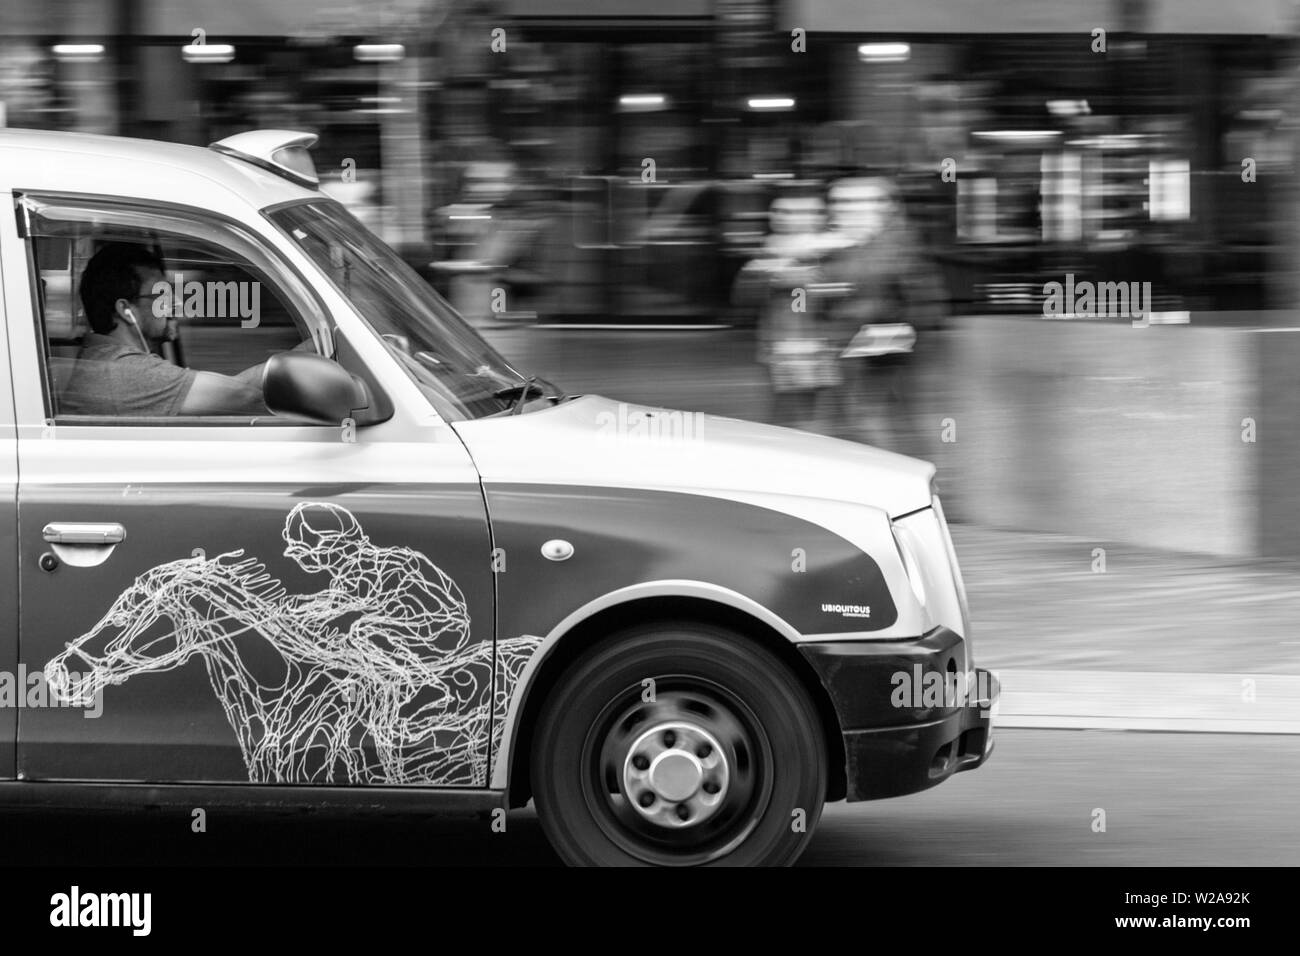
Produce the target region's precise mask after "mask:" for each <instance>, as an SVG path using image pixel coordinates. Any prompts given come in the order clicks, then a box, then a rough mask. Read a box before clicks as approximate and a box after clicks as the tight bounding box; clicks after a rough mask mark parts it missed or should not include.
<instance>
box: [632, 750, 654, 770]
mask: <svg viewBox="0 0 1300 956" xmlns="http://www.w3.org/2000/svg"><path fill="white" fill-rule="evenodd" d="M632 766H634V767H636V769H638V770H642V771H644V770H648V769H650V760H649V759H648V758H647V757H646V756H645V754H637V755H636V756H635V757H633V758H632Z"/></svg>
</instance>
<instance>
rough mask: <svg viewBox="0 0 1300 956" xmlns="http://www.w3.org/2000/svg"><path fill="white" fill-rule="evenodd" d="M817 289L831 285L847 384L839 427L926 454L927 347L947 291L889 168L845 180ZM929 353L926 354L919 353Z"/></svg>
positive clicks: (832, 206)
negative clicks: (922, 420) (921, 409)
mask: <svg viewBox="0 0 1300 956" xmlns="http://www.w3.org/2000/svg"><path fill="white" fill-rule="evenodd" d="M828 207H829V217H830V227H831V228H830V231H829V234H828V235H829V239H828V242H827V245H828V246H829V251H828V252H827V254H826V256H825V259H824V261H823V262H822V264H821V267H820V269H819V270H818V279H819V280H820V281H819V282H818V283H817V284H816V285H815V289H816V291H818V292H820V293H821V294H823V295H825V296H826V297H827V298H826V303H827V307H828V310H829V312H830V322H829V325H830V326H831V327H832V328H833V330H834V331H833V333H832V340H833V342H834V343H835V345H836V347H837V348H838V350H839V352H838V354H839V355H840V363H841V365H842V366H843V372H842V376H841V377H842V379H843V382H844V384H843V386H842V387H841V388H839V389H837V391H836V394H835V396H834V399H835V400H834V401H832V402H830V403H829V411H830V414H831V422H832V424H831V430H832V431H833V432H834V433H835V434H838V435H840V436H841V437H844V438H852V439H856V440H858V441H863V442H866V443H868V444H872V445H878V446H880V447H882V448H887V449H889V450H891V451H899V452H902V453H905V454H915V455H920V456H923V457H924V456H927V455H928V451H927V444H928V443H927V441H926V439H925V438H924V434H923V431H922V429H920V428H919V427H918V421H917V414H916V413H917V407H918V403H919V402H920V401H921V399H922V397H923V396H922V395H921V379H920V375H921V372H922V370H921V368H920V365H921V364H923V362H924V358H923V356H924V355H926V354H928V353H929V352H930V350H931V349H932V347H933V342H932V338H933V333H934V332H935V331H936V330H937V329H938V328H939V327H940V325H941V322H942V319H943V315H944V312H945V306H946V299H947V296H946V293H945V290H944V287H943V282H942V279H941V277H940V276H939V274H938V272H937V270H935V269H933V268H932V267H931V266H930V264H929V263H928V262H927V260H926V257H925V255H924V253H923V250H922V248H921V243H920V240H919V237H918V236H917V234H916V233H915V231H914V230H913V228H912V227H911V225H910V224H909V223H908V221H907V216H906V214H905V212H904V209H903V206H902V203H901V201H900V200H899V199H898V196H897V193H896V192H895V190H894V188H893V183H892V182H891V181H890V180H889V179H888V178H887V177H884V176H861V177H851V178H846V179H840V180H837V181H836V182H835V183H833V184H832V185H831V188H830V190H829V193H828ZM918 356H922V358H918Z"/></svg>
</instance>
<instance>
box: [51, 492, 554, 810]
mask: <svg viewBox="0 0 1300 956" xmlns="http://www.w3.org/2000/svg"><path fill="white" fill-rule="evenodd" d="M282 537H283V539H284V541H285V551H284V553H285V556H286V557H289V558H291V559H292V560H294V561H295V562H296V563H297V564H298V565H299V567H301V568H302V569H303V570H304V571H306V572H308V573H309V574H318V573H325V574H328V575H329V579H330V580H329V584H328V585H327V586H326V587H325V588H323V589H322V590H320V591H317V592H315V593H312V594H289V593H287V591H286V589H285V588H284V586H283V585H282V584H281V582H280V581H279V580H278V579H277V578H275V577H272V576H271V575H270V574H269V573H268V572H267V569H266V567H265V565H264V564H262V562H260V561H259V560H257V559H256V558H250V557H244V552H243V550H242V549H239V550H236V551H229V552H225V553H223V554H219V555H217V556H215V557H213V558H207V557H192V558H184V559H180V560H177V561H171V562H168V563H165V564H161V565H158V566H157V567H155V568H152V569H150V570H149V571H146V572H144V573H143V574H141V575H140V576H138V577H137V578H136V579H135V581H134V582H133V584H132V585H131V587H129V588H127V589H126V590H125V591H124V592H123V593H122V594H121V595H119V596H118V598H117V599H116V600H115V601H114V603H113V605H112V607H111V608H110V609H109V610H108V611H107V612H106V613H105V614H104V615H103V617H102V618H101V619H100V621H99V622H98V623H97V624H96V625H95V626H94V627H93V628H91V629H90V630H89V631H87V632H86V633H85V634H83V635H82V636H81V637H79V638H78V639H77V640H75V641H72V642H70V643H69V644H68V645H67V647H66V649H65V650H64V651H63V652H61V653H60V654H58V655H56V656H55V657H54V658H53V659H51V660H50V661H49V663H47V664H46V667H45V676H46V680H47V682H48V684H49V687H50V690H51V693H52V694H54V695H55V696H56V697H58V698H59V699H60V700H63V701H65V702H68V703H79V702H84V701H88V700H90V699H91V698H92V697H93V696H94V695H95V694H96V693H98V692H99V691H100V690H102V689H103V687H105V686H107V685H111V684H122V683H125V682H126V681H127V680H129V679H130V678H131V677H134V676H136V675H140V674H148V673H163V672H166V671H170V670H173V669H175V668H177V667H181V666H184V665H186V664H187V663H188V662H189V661H191V660H192V659H194V658H196V657H197V658H199V659H200V660H202V662H203V664H204V667H205V668H206V670H207V674H208V679H209V682H210V684H211V686H212V689H213V692H214V693H215V694H216V697H217V700H218V701H219V702H220V704H221V706H222V709H223V711H224V712H225V716H226V719H227V721H228V722H229V724H230V725H231V727H232V729H233V730H234V732H235V735H236V738H237V740H238V743H239V748H240V753H241V755H242V757H243V760H244V764H245V766H246V768H247V771H248V775H249V779H250V780H251V781H254V782H277V783H331V782H346V783H385V784H424V785H445V786H454V785H470V786H473V785H480V786H481V785H483V784H484V783H485V781H486V776H487V761H488V751H489V748H490V747H494V746H497V745H499V742H500V737H501V733H500V731H501V727H500V723H501V721H500V720H499V719H496V720H494V719H493V717H494V714H495V715H504V714H505V712H506V709H507V708H508V705H509V701H510V697H511V694H512V692H513V685H514V682H515V681H516V680H517V678H518V676H519V674H520V673H521V672H522V670H523V665H524V663H526V662H527V660H528V658H529V657H530V656H531V655H532V653H533V652H534V651H535V650H536V648H537V645H538V643H539V642H540V639H539V638H534V637H530V636H524V637H519V638H513V639H509V640H503V641H498V642H497V643H496V646H495V648H494V646H493V642H492V641H491V640H484V641H477V642H471V641H470V636H469V614H468V608H467V606H466V603H465V599H464V597H463V595H462V593H461V591H460V589H459V587H457V585H456V583H455V582H454V581H453V580H452V579H451V578H450V577H448V576H447V575H446V574H444V573H443V572H442V571H441V569H439V568H438V567H437V566H436V565H434V564H433V562H431V561H430V560H429V559H428V557H427V556H425V555H424V554H423V553H421V552H419V551H416V550H414V549H411V548H406V547H379V546H376V545H374V544H373V543H372V542H371V541H370V539H369V537H368V536H366V535H365V534H364V532H363V531H362V529H361V527H360V524H359V523H358V522H357V520H356V518H355V517H354V516H353V515H352V514H351V512H349V511H348V510H347V509H346V508H343V507H341V506H339V505H335V504H328V503H320V502H302V503H300V504H298V505H296V506H295V507H294V508H293V510H292V511H290V512H289V514H288V516H287V517H286V520H285V526H284V531H283V534H282ZM160 621H162V622H165V623H166V624H170V629H160V628H156V627H155V625H157V624H158V623H159V622H160ZM340 622H342V623H340ZM254 642H262V643H264V644H266V645H268V646H269V647H270V648H271V649H272V650H273V651H274V653H275V655H276V657H277V658H278V661H279V664H278V665H277V666H276V668H275V670H276V673H274V674H272V675H271V677H270V678H268V677H267V676H266V675H265V674H263V673H261V671H264V670H265V661H266V659H267V657H268V655H266V654H261V655H256V656H257V659H258V661H259V663H260V664H261V669H260V671H259V674H258V675H254V673H253V672H252V670H251V669H250V667H249V665H248V662H247V661H248V658H249V657H252V656H255V655H252V654H246V653H245V652H246V651H250V650H251V649H252V648H253V646H254ZM271 659H272V660H274V659H275V658H271ZM74 675H75V676H74Z"/></svg>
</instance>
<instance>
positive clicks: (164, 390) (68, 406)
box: [58, 332, 195, 417]
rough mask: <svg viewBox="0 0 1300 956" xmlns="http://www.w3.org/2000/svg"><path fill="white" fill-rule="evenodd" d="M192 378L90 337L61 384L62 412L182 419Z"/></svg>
mask: <svg viewBox="0 0 1300 956" xmlns="http://www.w3.org/2000/svg"><path fill="white" fill-rule="evenodd" d="M194 379H195V372H194V371H193V370H192V369H187V368H179V367H177V366H175V365H172V364H171V363H170V362H168V361H167V360H166V359H163V358H161V357H159V356H157V355H154V354H153V353H151V352H145V351H142V350H141V349H140V348H139V347H132V346H131V345H130V344H127V343H123V342H119V341H118V340H117V339H115V338H112V337H111V336H108V335H100V334H98V333H95V332H91V333H90V334H88V335H87V336H86V337H85V338H84V339H83V340H82V344H81V351H80V352H79V353H78V354H77V358H76V360H75V364H73V366H72V368H71V369H69V370H68V373H67V380H66V382H64V383H62V388H61V389H60V391H59V409H58V410H59V412H60V413H62V414H68V415H119V416H124V417H142V416H164V415H179V414H180V410H181V405H182V404H183V403H184V401H185V396H186V395H188V394H189V391H190V388H191V387H192V386H193V384H194Z"/></svg>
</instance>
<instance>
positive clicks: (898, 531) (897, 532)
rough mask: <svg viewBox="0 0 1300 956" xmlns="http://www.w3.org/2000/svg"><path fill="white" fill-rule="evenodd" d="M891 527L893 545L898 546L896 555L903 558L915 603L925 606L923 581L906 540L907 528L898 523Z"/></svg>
mask: <svg viewBox="0 0 1300 956" xmlns="http://www.w3.org/2000/svg"><path fill="white" fill-rule="evenodd" d="M891 527H892V530H893V532H894V545H895V546H896V547H897V548H898V556H899V557H900V558H902V560H903V570H904V571H906V572H907V583H908V584H910V585H911V586H912V593H913V594H914V595H916V601H917V603H918V604H920V605H921V607H925V581H924V579H923V578H922V577H921V565H920V564H919V563H918V562H917V560H916V555H915V554H914V553H913V552H912V546H911V544H910V543H909V542H908V540H907V530H906V529H904V528H900V527H899V526H898V525H892V526H891Z"/></svg>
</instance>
